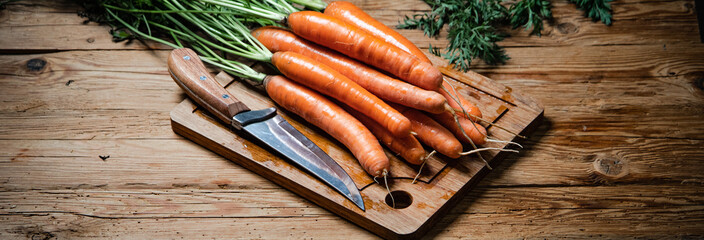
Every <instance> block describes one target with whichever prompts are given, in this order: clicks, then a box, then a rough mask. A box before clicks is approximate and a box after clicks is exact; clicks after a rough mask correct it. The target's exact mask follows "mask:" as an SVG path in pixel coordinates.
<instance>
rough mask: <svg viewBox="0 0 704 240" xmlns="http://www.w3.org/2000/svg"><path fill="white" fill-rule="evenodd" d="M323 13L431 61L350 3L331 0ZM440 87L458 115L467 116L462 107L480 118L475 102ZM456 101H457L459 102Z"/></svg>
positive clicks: (412, 45)
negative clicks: (332, 0)
mask: <svg viewBox="0 0 704 240" xmlns="http://www.w3.org/2000/svg"><path fill="white" fill-rule="evenodd" d="M325 14H326V15H330V16H333V17H335V18H337V19H340V20H341V21H343V22H345V23H347V24H349V25H352V26H355V27H357V28H359V29H361V30H363V31H365V32H366V33H368V34H371V35H373V36H375V37H378V38H381V39H383V40H384V41H385V42H386V43H389V44H391V45H394V46H396V47H397V48H400V49H402V50H404V51H406V52H408V53H410V54H412V55H413V56H416V57H417V58H418V59H420V60H421V61H424V62H427V63H431V62H430V59H428V57H427V56H426V55H425V54H424V53H423V51H421V50H420V49H418V47H417V46H416V45H415V44H413V42H411V41H409V40H408V39H407V38H406V37H404V36H403V35H401V34H399V33H398V32H396V31H394V30H393V29H391V28H389V27H388V26H386V25H384V24H383V23H381V22H379V21H377V20H376V19H374V18H373V17H371V16H369V14H367V13H365V12H364V11H363V10H362V9H360V8H359V7H357V6H355V5H354V4H352V3H349V2H343V1H336V2H331V3H330V4H328V6H327V7H326V8H325ZM431 64H432V63H431ZM442 87H443V88H444V90H443V89H439V90H438V92H440V94H442V95H443V97H445V99H447V103H449V104H450V106H451V107H452V108H454V109H456V110H459V111H458V115H459V116H462V117H465V118H466V117H467V116H466V115H465V114H464V113H463V112H462V109H464V110H465V111H467V113H469V114H470V118H471V119H472V121H476V119H477V118H481V116H482V115H481V112H480V111H479V108H477V106H476V105H475V104H472V103H470V102H469V101H467V100H466V99H464V98H462V97H460V96H459V95H457V94H456V93H455V92H454V91H455V90H454V88H452V86H451V85H450V84H448V83H447V82H444V81H443V83H442ZM448 91H449V93H448ZM451 95H452V96H451ZM455 95H457V96H455ZM455 98H457V100H455ZM457 101H459V103H458V102H457ZM460 106H461V107H460ZM472 115H474V116H472Z"/></svg>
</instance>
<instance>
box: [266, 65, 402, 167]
mask: <svg viewBox="0 0 704 240" xmlns="http://www.w3.org/2000/svg"><path fill="white" fill-rule="evenodd" d="M264 86H265V87H266V92H267V93H268V94H269V97H271V99H273V100H274V101H275V102H276V103H278V104H279V105H280V106H281V107H283V108H285V109H287V110H289V111H291V112H293V113H295V114H296V115H298V116H301V117H302V118H303V119H305V120H306V121H308V122H309V123H311V124H313V125H315V126H317V127H319V128H320V129H322V130H323V131H325V132H327V133H328V134H330V136H332V137H334V138H335V139H337V140H338V141H340V142H341V143H342V144H344V145H345V146H346V147H347V148H348V149H349V150H350V151H351V152H352V155H354V156H355V157H356V158H357V160H358V161H359V163H360V165H362V167H363V168H364V170H365V171H367V173H369V174H370V175H372V176H374V177H381V176H383V175H384V173H386V172H388V171H389V159H388V158H387V157H386V154H385V153H384V150H383V148H382V147H381V145H379V142H378V141H377V139H376V138H374V135H372V133H371V132H369V130H368V129H367V128H366V127H365V126H364V125H363V124H362V123H361V122H359V121H358V120H357V119H356V118H354V117H352V115H350V114H349V113H347V112H345V110H343V109H342V108H341V107H340V106H338V105H335V104H334V103H333V102H332V101H330V100H329V99H327V98H325V97H324V96H322V95H320V94H319V93H317V92H315V91H313V90H311V89H308V88H306V87H304V86H301V85H299V84H297V83H294V82H293V81H291V80H288V79H287V78H285V77H282V76H269V77H267V78H266V79H265V80H264Z"/></svg>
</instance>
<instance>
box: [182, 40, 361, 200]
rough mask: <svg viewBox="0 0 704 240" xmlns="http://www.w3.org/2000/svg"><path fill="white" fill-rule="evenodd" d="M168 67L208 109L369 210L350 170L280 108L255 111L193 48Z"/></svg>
mask: <svg viewBox="0 0 704 240" xmlns="http://www.w3.org/2000/svg"><path fill="white" fill-rule="evenodd" d="M168 66H169V73H170V74H171V78H173V79H174V81H175V82H176V84H178V85H179V86H180V87H181V88H182V89H183V90H185V91H186V94H188V96H189V97H190V98H191V99H193V100H194V101H196V102H197V103H198V104H199V105H200V106H202V107H203V108H205V109H206V110H207V111H208V112H210V113H212V114H213V115H215V116H216V117H217V118H218V119H220V120H221V121H222V122H224V123H227V124H230V125H231V126H232V127H233V128H235V129H237V130H238V131H244V132H247V133H249V134H250V135H252V136H253V137H255V138H257V139H258V140H259V141H261V142H262V143H264V144H265V145H267V146H269V147H270V148H271V149H273V150H275V151H277V152H279V153H280V154H281V155H283V156H285V157H286V158H288V159H289V160H291V161H292V162H294V163H296V165H298V166H299V167H300V168H303V169H305V170H306V171H308V173H310V174H311V175H313V176H315V177H317V178H318V179H320V180H321V181H323V182H324V183H326V184H328V185H329V186H330V187H332V188H334V189H335V190H336V191H338V192H339V193H341V194H342V195H343V196H345V197H346V198H347V199H349V200H350V201H352V202H353V203H354V204H355V205H357V207H359V208H360V209H362V211H364V210H365V209H364V201H363V200H362V195H361V194H360V193H359V190H358V189H357V185H355V184H354V182H353V181H352V178H350V176H349V175H348V174H347V172H345V170H344V169H342V167H340V165H339V164H337V162H335V161H334V160H333V159H332V158H330V156H329V155H327V154H326V153H325V152H323V150H322V149H320V147H318V146H317V145H315V143H313V142H311V141H310V139H308V138H306V136H304V135H303V134H302V133H301V132H299V131H298V130H296V129H295V128H294V127H293V126H291V124H290V123H288V122H287V121H286V120H285V119H283V118H282V117H281V116H279V115H278V114H276V108H267V109H262V110H256V111H251V110H250V109H249V107H247V105H245V104H244V103H243V102H241V101H239V100H238V99H237V98H235V96H232V95H231V94H230V93H229V92H227V90H225V88H224V87H223V86H222V85H220V83H218V82H217V81H216V80H215V79H214V78H213V76H212V75H211V74H210V73H209V72H208V70H207V69H206V68H205V65H203V62H201V60H200V59H199V58H198V55H197V54H196V53H195V52H193V50H191V49H188V48H179V49H175V50H173V51H171V54H170V55H169V58H168Z"/></svg>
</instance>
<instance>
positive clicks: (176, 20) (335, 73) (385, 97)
mask: <svg viewBox="0 0 704 240" xmlns="http://www.w3.org/2000/svg"><path fill="white" fill-rule="evenodd" d="M249 2H256V1H252V0H250V1H246V2H245V1H242V0H208V1H177V0H153V1H152V3H153V4H157V5H158V6H155V7H154V9H130V10H128V11H126V10H124V9H122V10H121V8H119V7H115V6H105V7H106V11H107V12H108V13H109V14H110V17H111V19H114V20H116V21H118V22H119V24H122V25H123V26H124V27H125V28H128V29H129V30H130V31H131V32H132V33H133V34H135V35H137V36H140V37H143V38H147V39H152V40H155V41H158V42H161V43H163V44H166V45H169V46H172V47H175V48H177V47H183V46H189V47H191V48H193V49H194V50H196V51H197V52H198V53H199V55H201V59H202V60H204V61H205V62H208V63H210V64H212V65H214V66H216V67H219V68H221V69H223V70H225V71H227V72H229V73H232V74H234V75H236V76H239V77H241V78H247V79H251V80H255V81H261V82H263V83H264V86H265V87H266V91H267V93H268V94H269V96H270V97H271V98H272V99H273V100H274V101H275V102H276V103H278V104H279V105H280V106H281V107H283V108H285V109H287V110H289V111H291V112H293V113H295V114H298V115H300V116H301V117H303V118H304V119H305V120H307V121H309V122H310V123H312V124H314V125H316V126H318V127H319V128H320V129H322V130H324V131H326V132H327V133H328V134H330V135H331V136H333V137H334V138H336V139H337V140H339V141H340V142H341V143H343V144H344V145H345V146H346V147H347V148H348V149H349V150H350V151H351V152H352V154H353V155H354V156H355V157H356V158H357V159H358V161H359V162H360V165H362V167H363V168H364V169H365V170H366V171H367V173H369V174H370V175H372V176H374V177H381V176H384V177H385V176H386V175H387V174H388V173H389V172H390V171H391V169H389V166H390V165H389V159H388V157H387V156H386V154H385V153H384V151H383V148H382V147H381V145H380V144H379V142H381V143H382V144H384V145H386V146H387V147H388V148H389V149H390V150H391V151H393V152H396V153H398V154H399V155H400V156H401V157H403V158H404V159H405V160H406V161H407V162H408V163H410V164H414V165H417V164H421V163H423V162H424V161H425V160H426V159H427V158H428V155H427V154H426V152H425V150H424V148H423V147H422V145H421V143H423V144H424V145H426V146H428V147H430V148H433V149H434V150H435V151H437V152H439V153H441V154H443V155H446V156H448V157H450V158H459V157H460V156H462V155H466V154H469V153H474V152H475V151H476V150H475V151H470V152H462V151H463V145H462V143H469V144H471V145H472V147H473V148H475V149H476V148H477V145H481V144H484V143H485V142H487V141H489V140H490V139H489V138H488V136H487V132H486V129H485V128H484V127H483V126H482V125H480V124H478V123H476V122H475V121H477V120H479V119H481V116H482V114H481V112H480V111H479V108H478V107H477V106H476V105H474V104H472V103H471V102H469V101H467V100H466V99H463V98H462V97H461V96H459V95H458V94H457V93H456V92H455V90H454V88H452V86H451V85H449V84H448V83H447V82H446V81H445V80H444V79H443V75H442V73H441V72H440V71H439V70H438V69H437V68H435V67H434V66H433V65H432V63H431V62H430V60H429V59H428V58H427V57H426V56H425V55H424V54H423V53H422V52H421V51H420V50H419V49H418V48H417V47H416V46H415V45H413V44H412V43H411V42H410V41H408V40H407V39H405V38H404V37H403V36H401V35H400V34H398V33H397V32H395V31H394V30H392V29H390V28H388V27H386V26H385V25H383V24H381V23H379V22H378V21H376V20H375V19H373V18H372V17H370V16H369V15H367V14H366V13H364V12H363V11H362V10H361V9H359V8H357V7H356V6H354V5H353V4H351V3H347V2H333V3H331V4H329V5H327V6H325V4H324V3H322V2H317V1H304V0H297V3H298V4H302V5H304V6H308V7H313V8H317V9H322V8H325V11H324V13H321V12H316V11H299V10H298V9H297V8H295V7H293V6H292V5H290V4H288V3H286V2H285V1H266V2H265V3H258V4H250V3H249ZM163 9H165V10H163ZM140 14H141V15H140ZM153 15H158V16H153ZM147 16H149V17H147ZM124 18H133V19H137V20H135V21H140V22H141V21H145V22H146V24H147V26H148V27H149V26H151V28H153V29H155V30H159V31H162V32H163V33H164V35H165V36H171V37H172V38H171V41H167V40H165V39H160V38H157V37H155V36H154V35H153V34H151V31H152V29H149V34H147V33H144V32H143V31H141V30H140V29H138V28H137V27H135V26H136V25H139V24H130V23H128V22H125V21H124ZM141 19H144V20H141ZM242 19H244V20H242ZM245 20H246V21H250V23H249V24H248V23H246V22H242V21H245ZM251 23H254V24H259V25H279V26H280V27H272V26H266V27H260V28H257V29H255V30H253V31H251V32H250V28H251ZM283 26H285V27H287V28H283ZM194 31H198V33H196V32H194ZM214 49H215V50H214ZM216 51H220V52H224V53H231V54H234V55H237V56H240V57H244V58H248V59H252V60H256V61H264V62H270V63H272V65H273V66H275V67H276V68H277V69H278V71H279V72H280V73H282V74H283V75H284V76H285V78H284V77H282V76H267V75H265V74H262V73H259V72H257V71H255V70H253V69H251V68H250V67H249V66H248V65H245V64H242V63H240V62H237V61H233V60H229V59H226V58H224V57H222V55H221V54H219V53H218V52H216ZM272 52H273V53H272ZM387 73H388V75H387ZM479 156H480V157H481V155H479Z"/></svg>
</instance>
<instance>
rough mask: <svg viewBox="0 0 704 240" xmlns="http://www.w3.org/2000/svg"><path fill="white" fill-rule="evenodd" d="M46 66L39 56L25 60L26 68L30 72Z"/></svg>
mask: <svg viewBox="0 0 704 240" xmlns="http://www.w3.org/2000/svg"><path fill="white" fill-rule="evenodd" d="M44 67H46V61H45V60H44V59H41V58H32V59H29V61H27V69H29V71H30V72H38V71H41V70H42V69H44Z"/></svg>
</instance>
